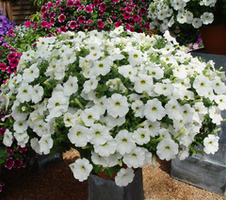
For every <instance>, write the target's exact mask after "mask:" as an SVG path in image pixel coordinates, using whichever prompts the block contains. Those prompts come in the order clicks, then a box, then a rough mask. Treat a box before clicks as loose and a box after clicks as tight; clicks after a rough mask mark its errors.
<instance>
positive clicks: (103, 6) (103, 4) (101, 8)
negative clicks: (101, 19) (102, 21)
mask: <svg viewBox="0 0 226 200" xmlns="http://www.w3.org/2000/svg"><path fill="white" fill-rule="evenodd" d="M106 8H107V6H106V4H105V3H101V4H100V6H99V10H100V11H101V12H104V11H105V10H106Z"/></svg>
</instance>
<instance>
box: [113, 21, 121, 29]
mask: <svg viewBox="0 0 226 200" xmlns="http://www.w3.org/2000/svg"><path fill="white" fill-rule="evenodd" d="M121 25H122V21H121V20H120V21H117V22H115V25H114V26H115V27H116V28H117V27H119V26H121Z"/></svg>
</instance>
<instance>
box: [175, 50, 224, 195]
mask: <svg viewBox="0 0 226 200" xmlns="http://www.w3.org/2000/svg"><path fill="white" fill-rule="evenodd" d="M191 54H192V55H193V56H197V57H201V58H203V59H204V60H206V61H209V60H213V61H214V62H215V68H216V69H219V68H220V67H221V66H222V67H223V70H222V71H225V72H226V56H224V55H215V54H206V53H205V50H204V49H201V50H197V51H193V52H191ZM221 115H222V117H223V118H224V119H225V118H226V110H224V111H222V113H221ZM220 127H221V130H220V131H219V132H218V135H219V137H220V140H219V150H218V151H217V152H216V153H215V154H214V155H213V154H209V155H207V154H205V155H204V156H203V157H202V156H201V155H200V154H197V155H195V156H192V157H189V158H187V159H185V160H183V161H180V160H179V159H174V160H172V161H171V177H172V178H175V179H177V180H180V181H183V182H186V183H189V184H191V185H194V186H197V187H199V188H203V189H206V190H209V191H212V192H216V193H219V194H222V195H225V194H226V122H222V123H221V125H220Z"/></svg>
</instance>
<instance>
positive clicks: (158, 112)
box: [1, 27, 226, 186]
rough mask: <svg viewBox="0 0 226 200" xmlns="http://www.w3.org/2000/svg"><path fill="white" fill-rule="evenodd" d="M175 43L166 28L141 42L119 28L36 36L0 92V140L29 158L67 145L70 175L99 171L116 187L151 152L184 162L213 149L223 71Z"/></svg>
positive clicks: (79, 176)
mask: <svg viewBox="0 0 226 200" xmlns="http://www.w3.org/2000/svg"><path fill="white" fill-rule="evenodd" d="M175 43H176V42H175V40H174V39H173V38H172V37H170V36H169V33H168V32H166V34H165V35H164V37H161V36H158V35H153V36H152V37H150V36H145V34H141V33H132V32H130V31H124V30H123V27H118V28H116V29H115V30H113V31H110V32H105V31H101V32H98V31H96V30H93V31H89V32H77V33H75V32H66V33H62V35H59V36H57V37H49V38H40V39H39V42H38V43H37V49H36V50H32V49H30V50H28V51H26V52H23V54H22V56H21V59H20V62H19V65H18V67H17V73H16V75H11V77H10V79H9V80H8V81H7V82H6V84H5V85H3V86H2V88H1V92H2V97H3V98H2V103H1V105H2V109H3V110H4V109H8V110H11V112H10V115H8V116H6V117H5V118H4V119H5V120H9V119H10V120H11V123H10V124H11V126H10V127H9V126H8V125H7V124H6V126H5V127H4V128H5V129H6V131H5V132H4V136H3V144H4V145H5V146H7V147H10V146H11V145H12V142H14V141H17V142H18V144H19V145H22V146H24V145H27V146H31V148H32V149H34V150H35V151H36V152H37V153H38V154H49V153H53V152H55V150H57V151H58V152H59V151H65V150H67V149H69V148H71V147H72V148H76V149H77V150H78V151H79V152H80V155H81V158H80V159H77V160H76V161H75V162H74V163H72V164H70V168H71V170H72V172H73V174H74V177H75V178H76V179H79V180H80V181H83V180H85V179H87V177H88V176H89V174H90V173H93V172H95V173H99V172H100V171H103V170H104V173H105V174H107V175H108V176H111V175H112V174H113V173H115V172H116V173H117V175H116V177H115V181H116V184H117V185H119V186H125V185H127V184H128V183H130V182H131V181H132V180H133V176H134V173H133V169H134V168H139V167H142V166H145V165H147V164H148V163H149V162H151V160H152V158H154V157H155V156H158V157H159V158H160V159H166V160H170V159H174V158H176V157H178V158H179V159H185V158H186V157H187V156H189V155H191V154H193V153H196V152H197V150H196V146H197V145H203V146H204V152H205V153H215V152H216V151H217V150H218V139H219V138H218V136H217V132H216V127H217V125H219V124H220V122H221V120H222V117H221V110H223V109H224V108H225V105H226V95H225V89H226V86H225V84H224V82H223V81H224V80H225V74H224V72H220V71H218V70H216V69H215V68H214V64H213V63H212V62H208V63H205V62H200V61H199V60H198V59H197V58H193V57H192V56H191V55H190V54H187V53H185V52H183V51H181V50H179V49H177V50H176V49H175V45H174V44H175ZM3 126H4V123H3ZM12 138H14V141H13V140H12ZM125 165H126V166H127V168H126V169H125V168H124V166H125Z"/></svg>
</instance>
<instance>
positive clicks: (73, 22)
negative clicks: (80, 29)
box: [69, 21, 77, 29]
mask: <svg viewBox="0 0 226 200" xmlns="http://www.w3.org/2000/svg"><path fill="white" fill-rule="evenodd" d="M76 26H77V22H76V21H71V22H70V24H69V27H70V28H71V29H74V28H75V27H76Z"/></svg>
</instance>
